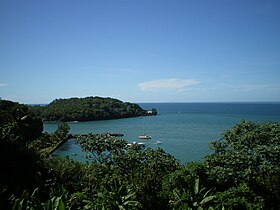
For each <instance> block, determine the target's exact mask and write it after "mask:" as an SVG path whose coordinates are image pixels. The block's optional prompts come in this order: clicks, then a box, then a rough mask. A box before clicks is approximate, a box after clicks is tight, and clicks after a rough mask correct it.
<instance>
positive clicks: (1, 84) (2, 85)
mask: <svg viewBox="0 0 280 210" xmlns="http://www.w3.org/2000/svg"><path fill="white" fill-rule="evenodd" d="M5 86H8V84H6V83H2V82H0V87H5Z"/></svg>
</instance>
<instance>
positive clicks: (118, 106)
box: [30, 97, 146, 122]
mask: <svg viewBox="0 0 280 210" xmlns="http://www.w3.org/2000/svg"><path fill="white" fill-rule="evenodd" d="M30 109H31V110H32V111H33V112H35V113H36V114H37V115H38V116H40V117H41V118H42V119H44V120H45V121H62V122H68V121H92V120H108V119H118V118H126V117H136V116H142V115H145V113H146V112H145V110H143V109H142V108H141V107H140V106H139V105H138V104H133V103H128V102H126V103H125V102H122V101H120V100H117V99H112V98H101V97H87V98H70V99H56V100H54V101H53V102H51V103H50V104H49V105H47V106H30Z"/></svg>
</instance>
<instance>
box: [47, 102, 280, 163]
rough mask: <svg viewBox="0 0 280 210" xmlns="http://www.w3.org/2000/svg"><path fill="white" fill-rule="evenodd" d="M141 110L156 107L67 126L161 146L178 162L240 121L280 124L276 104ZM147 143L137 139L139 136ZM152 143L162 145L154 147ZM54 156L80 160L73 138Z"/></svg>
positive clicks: (199, 153)
mask: <svg viewBox="0 0 280 210" xmlns="http://www.w3.org/2000/svg"><path fill="white" fill-rule="evenodd" d="M140 105H141V106H142V107H143V108H144V109H151V108H157V110H158V113H159V115H157V116H149V117H136V118H127V119H118V120H107V121H91V122H77V123H69V125H70V127H71V130H70V132H71V133H73V134H84V133H88V132H92V133H104V132H116V133H123V134H124V135H125V136H124V137H123V138H124V139H126V140H127V141H129V142H133V141H137V142H142V143H145V145H146V146H149V147H152V148H156V147H161V148H163V149H164V150H165V151H166V152H168V153H170V154H172V155H173V156H175V157H176V158H177V159H178V160H179V161H181V163H186V162H190V161H197V160H202V159H203V157H204V156H205V155H207V154H210V153H211V150H210V149H209V147H208V144H209V142H210V141H213V140H218V139H220V137H221V134H222V132H223V131H224V130H226V129H230V128H231V127H232V126H234V125H235V124H236V123H239V122H240V121H241V120H242V119H246V120H251V121H254V122H266V121H277V122H280V104H279V103H259V104H254V103H249V104H244V103H234V104H230V103H161V104H156V103H153V104H150V103H147V104H140ZM56 128H57V124H55V123H53V124H44V130H45V131H47V132H53V131H54V130H55V129H56ZM143 132H145V134H147V135H150V136H152V139H150V140H141V141H139V140H138V139H137V136H139V135H141V134H143ZM156 141H160V142H162V144H160V145H158V144H155V142H156ZM54 154H55V155H60V156H66V155H69V156H72V154H77V155H75V156H72V157H73V158H74V159H78V160H82V159H83V156H84V155H85V153H82V151H81V149H80V147H79V146H77V145H75V144H74V141H73V139H70V140H68V141H67V142H66V143H65V144H64V145H62V146H61V147H60V148H59V149H58V150H56V152H55V153H54Z"/></svg>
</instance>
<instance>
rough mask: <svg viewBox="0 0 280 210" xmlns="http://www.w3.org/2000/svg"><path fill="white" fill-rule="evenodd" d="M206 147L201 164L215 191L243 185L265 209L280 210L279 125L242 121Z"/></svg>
mask: <svg viewBox="0 0 280 210" xmlns="http://www.w3.org/2000/svg"><path fill="white" fill-rule="evenodd" d="M210 146H211V148H212V149H213V150H214V153H213V154H212V155H209V156H207V157H206V162H205V164H206V166H207V168H208V169H209V170H208V174H209V177H210V179H211V180H212V181H214V183H215V186H216V187H217V190H219V191H226V190H228V189H229V188H231V187H236V186H239V185H240V184H243V185H244V184H245V185H246V186H248V188H249V189H250V192H252V194H256V195H257V196H261V197H263V198H264V200H265V206H266V208H268V209H270V208H279V207H280V177H279V174H280V123H273V122H268V123H253V122H249V121H242V122H241V123H240V124H237V125H236V126H234V127H233V128H232V129H231V130H228V131H225V132H224V134H223V137H222V139H220V140H218V141H214V142H212V143H211V144H210ZM251 201H252V200H251ZM252 202H253V201H252Z"/></svg>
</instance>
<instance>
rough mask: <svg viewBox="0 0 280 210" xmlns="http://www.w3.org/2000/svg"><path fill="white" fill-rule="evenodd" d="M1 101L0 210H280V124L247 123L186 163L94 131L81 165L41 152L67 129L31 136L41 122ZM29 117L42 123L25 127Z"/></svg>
mask: <svg viewBox="0 0 280 210" xmlns="http://www.w3.org/2000/svg"><path fill="white" fill-rule="evenodd" d="M2 103H3V104H4V105H5V106H1V126H0V131H1V136H0V138H1V139H0V163H1V174H0V176H1V177H0V208H1V209H14V210H19V209H39V210H40V209H42V210H50V209H57V210H63V209H197V210H200V209H271V210H273V209H279V208H280V177H279V172H280V165H279V164H280V123H273V122H269V123H253V122H248V121H242V122H241V123H239V124H237V125H236V126H234V127H233V128H232V129H231V130H228V131H225V132H224V134H223V136H222V138H221V139H220V140H217V141H214V142H211V144H210V147H211V148H212V149H213V153H212V154H211V155H208V156H207V157H205V160H204V161H201V162H192V163H189V164H187V165H181V164H180V163H179V162H178V161H177V160H176V159H175V158H174V157H173V156H171V155H169V154H167V153H165V152H164V151H163V150H162V149H155V150H154V149H151V148H145V147H144V146H143V145H137V144H132V145H131V146H128V145H127V143H128V142H127V141H126V140H123V139H120V138H115V137H112V136H108V135H105V134H98V135H97V134H89V135H88V136H87V137H85V136H81V137H79V138H78V140H77V144H79V145H81V147H82V148H83V150H85V151H87V153H90V154H91V156H92V160H91V161H90V162H88V163H81V162H77V161H74V160H72V159H70V158H58V157H50V156H46V155H43V156H42V155H39V153H38V150H41V149H42V148H44V146H42V145H43V144H44V143H45V141H46V142H48V141H50V140H49V139H52V138H57V139H60V140H63V139H64V138H65V137H66V136H67V133H68V131H69V126H68V125H67V124H65V123H64V124H61V125H60V126H59V127H58V130H57V131H56V132H55V133H54V134H44V133H43V134H42V133H41V135H39V136H37V138H30V136H32V137H35V134H34V133H32V130H29V132H31V133H32V135H31V134H29V133H27V132H26V129H27V128H29V127H30V126H31V127H32V126H34V128H39V127H40V125H41V121H39V120H38V121H37V118H36V117H34V116H33V117H32V113H29V112H28V111H27V109H26V107H25V106H22V105H19V104H17V103H12V102H7V101H1V104H2ZM7 104H8V105H7ZM3 107H4V108H3ZM5 107H6V108H5ZM7 107H10V108H7ZM26 114H28V116H30V118H31V119H33V120H34V121H36V122H37V123H38V125H37V126H36V123H34V121H33V120H30V121H26V122H24V123H22V120H23V119H22V118H23V117H24V116H26ZM24 119H25V118H24ZM34 131H36V130H34ZM36 132H37V131H36ZM36 132H35V133H36ZM27 134H28V135H27ZM42 136H43V137H42ZM54 136H55V137H54Z"/></svg>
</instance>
